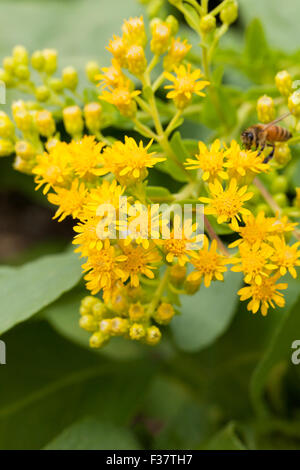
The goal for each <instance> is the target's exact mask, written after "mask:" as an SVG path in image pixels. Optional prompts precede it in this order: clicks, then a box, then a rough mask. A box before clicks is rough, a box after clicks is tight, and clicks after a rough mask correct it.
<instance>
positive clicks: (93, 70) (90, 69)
mask: <svg viewBox="0 0 300 470" xmlns="http://www.w3.org/2000/svg"><path fill="white" fill-rule="evenodd" d="M85 73H86V76H87V78H88V79H89V81H90V82H92V83H97V81H98V80H97V79H96V77H97V75H99V74H100V67H99V65H98V63H97V62H95V61H90V62H88V63H87V64H86V66H85Z"/></svg>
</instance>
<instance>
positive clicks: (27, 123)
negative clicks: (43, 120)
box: [13, 109, 34, 133]
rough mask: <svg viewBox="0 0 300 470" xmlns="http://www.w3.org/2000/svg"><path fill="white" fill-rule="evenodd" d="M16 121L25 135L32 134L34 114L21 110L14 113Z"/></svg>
mask: <svg viewBox="0 0 300 470" xmlns="http://www.w3.org/2000/svg"><path fill="white" fill-rule="evenodd" d="M13 116H14V120H15V123H16V126H17V128H18V129H20V131H22V132H24V133H30V132H32V130H33V128H34V126H33V116H32V114H31V113H30V112H29V111H27V110H26V109H24V110H21V109H20V110H19V111H16V112H15V113H13Z"/></svg>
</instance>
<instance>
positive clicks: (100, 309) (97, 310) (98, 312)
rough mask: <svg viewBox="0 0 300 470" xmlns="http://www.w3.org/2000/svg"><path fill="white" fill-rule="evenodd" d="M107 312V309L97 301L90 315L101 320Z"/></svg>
mask: <svg viewBox="0 0 300 470" xmlns="http://www.w3.org/2000/svg"><path fill="white" fill-rule="evenodd" d="M106 312H107V309H106V307H105V305H104V303H103V302H101V300H98V302H97V303H95V304H94V305H93V307H92V314H93V316H94V317H95V318H96V319H97V320H100V319H101V318H103V315H105V314H106Z"/></svg>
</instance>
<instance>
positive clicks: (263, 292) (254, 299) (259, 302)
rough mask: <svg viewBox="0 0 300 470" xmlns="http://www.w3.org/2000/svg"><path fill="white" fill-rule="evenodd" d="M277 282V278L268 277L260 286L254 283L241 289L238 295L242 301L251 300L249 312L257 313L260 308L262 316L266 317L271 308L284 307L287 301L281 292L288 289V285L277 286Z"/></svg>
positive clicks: (248, 307)
mask: <svg viewBox="0 0 300 470" xmlns="http://www.w3.org/2000/svg"><path fill="white" fill-rule="evenodd" d="M276 281H277V277H276V276H273V277H267V278H263V280H262V283H261V284H260V285H257V284H256V283H255V282H252V283H251V284H250V285H249V286H246V287H243V288H242V289H240V290H239V291H238V295H239V296H240V298H241V301H243V300H248V299H250V298H251V300H250V302H249V303H248V306H247V310H249V311H252V313H256V312H257V311H258V310H259V308H260V311H261V314H262V315H263V316H266V315H267V313H268V309H269V306H271V307H272V308H275V305H278V307H284V305H285V300H284V297H283V294H282V293H281V292H279V290H283V289H287V287H288V285H287V284H284V283H281V284H276Z"/></svg>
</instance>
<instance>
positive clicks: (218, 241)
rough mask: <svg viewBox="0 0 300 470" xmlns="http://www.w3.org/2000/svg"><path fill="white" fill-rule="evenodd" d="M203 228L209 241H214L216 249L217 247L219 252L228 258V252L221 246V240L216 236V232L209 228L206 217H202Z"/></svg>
mask: <svg viewBox="0 0 300 470" xmlns="http://www.w3.org/2000/svg"><path fill="white" fill-rule="evenodd" d="M204 226H205V229H206V231H207V233H208V235H209V238H210V239H211V240H216V242H217V244H218V247H219V250H220V251H221V252H222V253H223V255H225V256H229V252H228V250H227V248H226V247H225V245H224V244H223V242H222V241H221V239H220V238H219V237H218V235H217V234H216V232H215V231H214V229H213V228H212V226H211V224H210V222H209V220H208V218H207V217H206V215H205V216H204Z"/></svg>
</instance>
